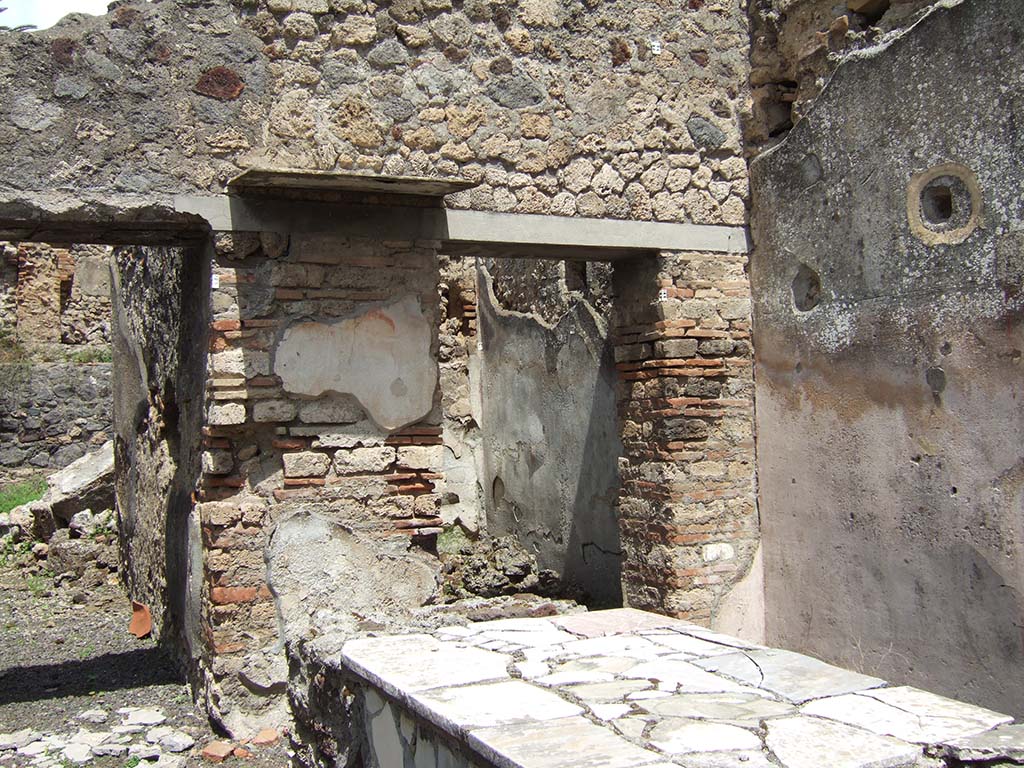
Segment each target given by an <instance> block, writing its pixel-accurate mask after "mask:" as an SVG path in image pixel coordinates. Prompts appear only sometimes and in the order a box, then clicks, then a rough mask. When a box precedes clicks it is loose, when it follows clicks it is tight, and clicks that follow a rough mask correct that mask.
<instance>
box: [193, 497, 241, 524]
mask: <svg viewBox="0 0 1024 768" xmlns="http://www.w3.org/2000/svg"><path fill="white" fill-rule="evenodd" d="M199 515H200V519H201V520H202V521H203V523H205V524H207V525H218V526H227V525H233V524H234V523H235V522H236V521H237V520H238V518H239V517H240V516H241V510H239V508H238V505H237V504H235V503H234V502H231V501H206V502H203V503H202V504H200V505H199Z"/></svg>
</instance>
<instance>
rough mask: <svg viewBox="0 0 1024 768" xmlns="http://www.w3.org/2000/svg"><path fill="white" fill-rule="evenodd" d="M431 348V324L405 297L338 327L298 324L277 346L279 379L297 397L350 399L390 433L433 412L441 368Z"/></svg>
mask: <svg viewBox="0 0 1024 768" xmlns="http://www.w3.org/2000/svg"><path fill="white" fill-rule="evenodd" d="M430 344H431V323H430V319H429V318H428V317H427V316H426V315H425V314H424V312H423V310H422V308H421V307H420V305H419V302H418V301H417V300H416V299H415V298H414V297H411V296H408V297H405V298H403V299H400V300H399V301H396V302H393V303H391V304H387V305H385V306H383V307H376V308H374V309H371V310H368V311H367V312H364V313H363V314H361V315H359V316H357V317H353V318H348V319H346V320H341V321H339V322H335V323H318V322H301V323H295V324H294V325H292V326H290V327H289V328H288V329H287V330H286V331H285V334H284V336H283V337H282V339H281V341H280V343H279V344H278V346H277V351H276V354H275V356H274V373H276V374H277V375H278V376H280V377H281V381H282V382H283V384H284V388H285V390H286V391H288V392H291V393H294V394H299V395H309V396H312V397H318V396H320V395H322V394H324V393H326V392H333V393H337V394H351V395H353V396H354V397H355V398H356V399H357V400H359V402H360V403H361V404H362V406H363V407H364V408H365V409H366V411H367V413H368V414H369V415H370V417H371V418H372V419H373V420H374V421H375V422H376V423H377V424H379V425H380V426H381V427H384V428H385V429H389V430H393V429H398V428H399V427H403V426H405V425H407V424H412V423H414V422H416V421H419V420H420V419H421V418H423V417H424V416H426V415H427V414H428V413H429V412H430V410H431V408H432V407H433V404H434V390H435V388H436V386H437V363H436V361H435V360H434V358H433V356H432V355H431V352H430Z"/></svg>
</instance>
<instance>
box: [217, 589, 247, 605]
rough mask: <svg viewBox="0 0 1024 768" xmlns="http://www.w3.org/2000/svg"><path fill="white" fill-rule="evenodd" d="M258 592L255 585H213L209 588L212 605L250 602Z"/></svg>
mask: <svg viewBox="0 0 1024 768" xmlns="http://www.w3.org/2000/svg"><path fill="white" fill-rule="evenodd" d="M258 594H259V590H258V589H257V588H256V587H214V588H213V589H211V590H210V601H211V602H212V603H213V604H214V605H228V604H229V603H251V602H252V601H253V600H255V599H256V596H257V595H258Z"/></svg>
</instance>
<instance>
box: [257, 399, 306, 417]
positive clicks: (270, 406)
mask: <svg viewBox="0 0 1024 768" xmlns="http://www.w3.org/2000/svg"><path fill="white" fill-rule="evenodd" d="M297 410H298V406H297V405H296V404H295V403H294V402H292V401H291V400H263V401H262V402H258V403H256V404H255V405H253V407H252V418H253V421H259V422H268V421H291V420H292V419H294V418H295V413H296V411H297Z"/></svg>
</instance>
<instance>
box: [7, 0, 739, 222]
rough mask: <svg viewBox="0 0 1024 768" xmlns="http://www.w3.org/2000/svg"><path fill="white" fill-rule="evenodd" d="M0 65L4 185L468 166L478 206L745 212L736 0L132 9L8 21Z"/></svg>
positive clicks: (80, 187) (151, 193)
mask: <svg viewBox="0 0 1024 768" xmlns="http://www.w3.org/2000/svg"><path fill="white" fill-rule="evenodd" d="M0 62H2V63H0V83H2V85H3V89H2V96H0V114H2V115H3V116H4V118H5V120H4V124H3V126H2V128H0V148H2V150H3V158H4V159H3V161H2V163H3V165H2V170H3V173H2V175H0V177H2V181H0V198H2V199H4V200H7V201H11V200H19V199H20V200H24V201H26V202H30V203H32V204H34V205H41V206H42V207H44V208H50V209H54V210H60V209H62V208H66V207H68V206H71V205H72V204H73V203H72V201H74V200H79V199H97V200H99V199H105V200H107V201H110V202H115V203H118V202H119V203H120V204H122V205H129V204H131V205H143V204H153V203H161V202H166V201H167V200H168V195H170V194H171V193H175V192H203V191H205V192H220V191H222V190H223V185H224V183H225V182H226V181H227V180H228V179H229V178H231V177H232V176H233V175H235V174H237V173H238V172H239V171H240V170H241V169H242V168H244V167H250V166H254V165H259V166H270V167H274V168H283V167H293V168H311V169H320V170H343V169H345V170H355V171H358V172H365V173H378V172H383V173H388V174H416V175H428V176H462V177H464V178H468V179H470V180H472V181H474V182H476V183H478V184H479V185H480V186H479V187H478V188H477V189H476V190H472V191H468V192H465V193H461V194H460V195H457V196H454V197H452V198H450V199H449V202H450V204H451V205H455V206H463V207H465V206H472V207H475V208H487V209H493V210H515V211H521V212H529V213H556V214H562V215H583V216H610V217H616V218H639V219H663V220H689V221H695V222H699V223H727V224H739V223H743V221H744V219H745V207H744V201H745V198H746V170H745V164H744V162H743V160H742V158H741V157H740V139H739V128H738V115H739V113H740V112H741V111H742V107H743V100H744V98H745V83H746V80H747V70H748V64H747V24H746V13H745V11H744V10H743V9H742V8H741V5H740V3H738V2H734V1H733V0H729V2H704V1H703V0H693V1H692V2H688V3H684V4H676V3H671V4H669V3H661V4H659V3H652V2H637V1H636V0H617V1H616V2H608V3H591V4H589V5H588V4H584V3H581V2H576V0H522V2H514V1H510V2H495V1H493V0H492V1H490V2H488V1H487V0H469V1H468V2H465V3H457V4H456V5H454V6H453V5H452V4H451V2H450V0H395V1H394V2H386V3H372V2H359V1H357V0H266V2H259V3H252V2H237V1H236V2H235V3H234V4H233V5H229V4H228V2H227V0H221V1H220V2H217V1H215V0H210V1H207V2H199V1H198V0H191V1H190V0H162V1H159V2H154V3H135V4H133V3H124V4H122V5H121V6H120V7H118V8H117V9H116V10H115V11H114V12H113V13H112V14H110V15H108V16H106V17H100V18H96V19H89V18H85V17H73V18H71V19H67V20H65V21H64V22H62V23H61V24H59V25H57V26H56V27H54V28H52V29H50V30H47V31H44V32H36V33H20V34H13V33H12V34H6V35H3V36H2V37H0ZM25 193H28V194H25Z"/></svg>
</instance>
